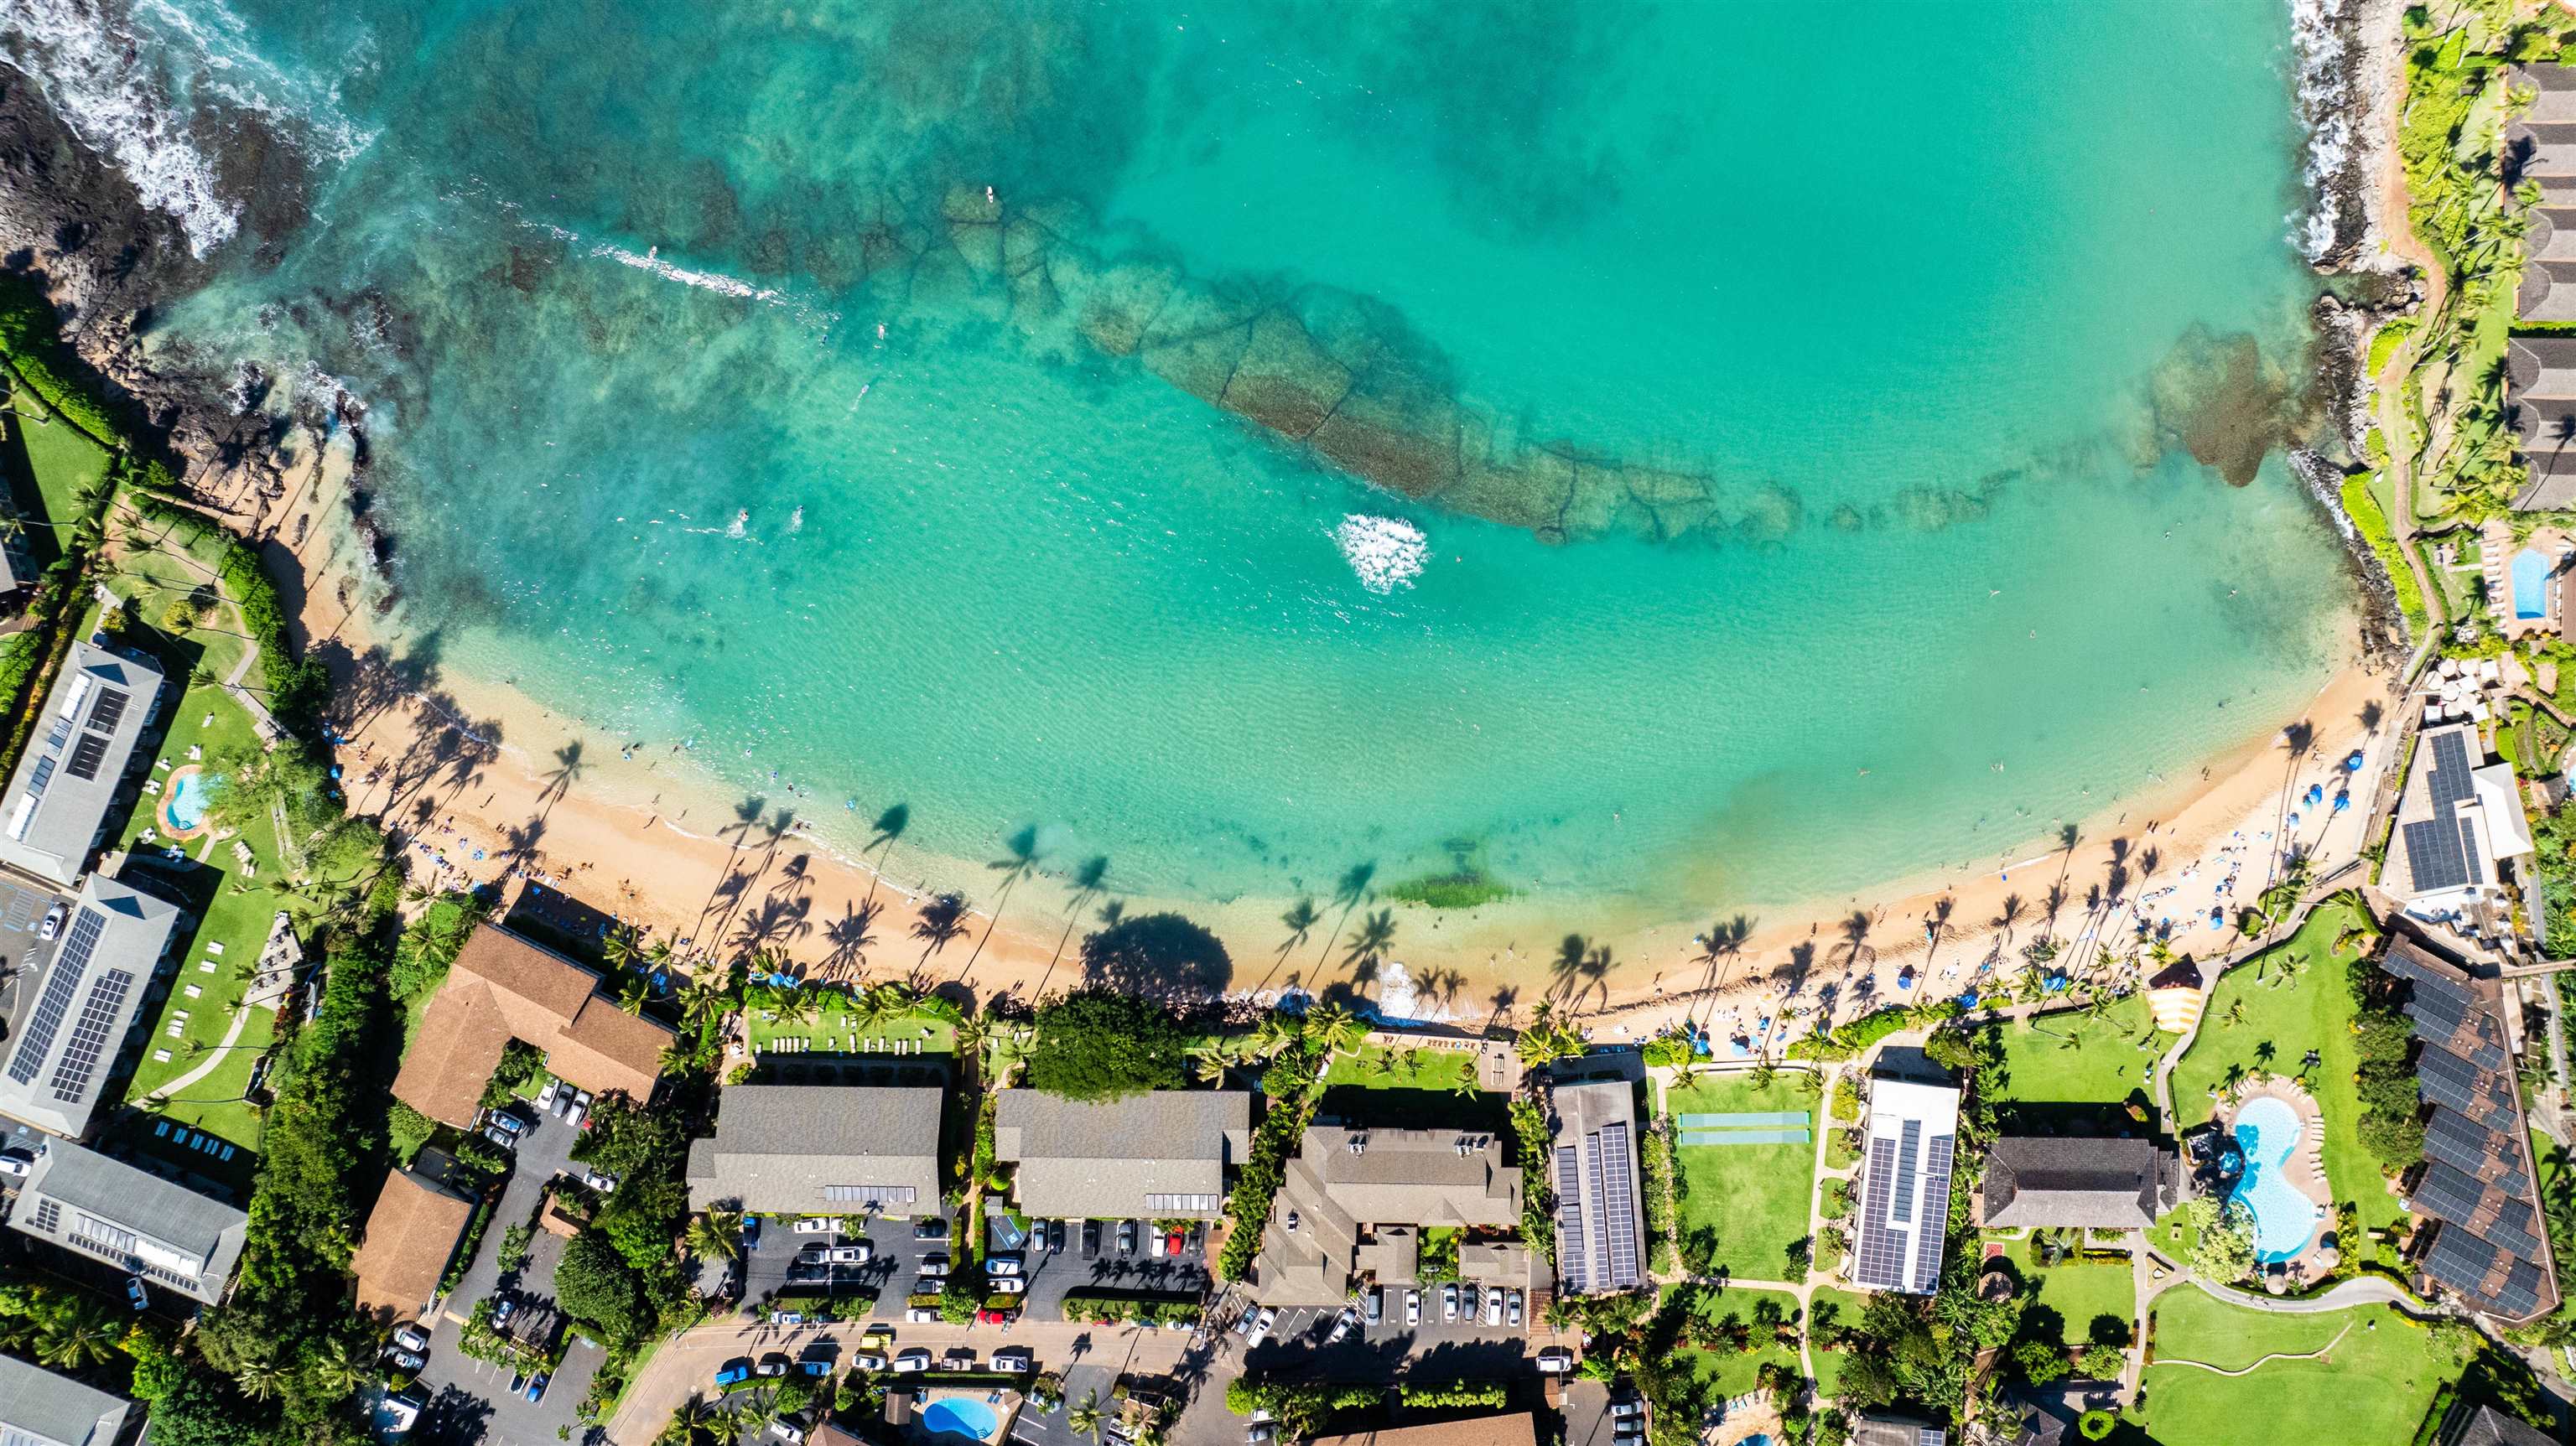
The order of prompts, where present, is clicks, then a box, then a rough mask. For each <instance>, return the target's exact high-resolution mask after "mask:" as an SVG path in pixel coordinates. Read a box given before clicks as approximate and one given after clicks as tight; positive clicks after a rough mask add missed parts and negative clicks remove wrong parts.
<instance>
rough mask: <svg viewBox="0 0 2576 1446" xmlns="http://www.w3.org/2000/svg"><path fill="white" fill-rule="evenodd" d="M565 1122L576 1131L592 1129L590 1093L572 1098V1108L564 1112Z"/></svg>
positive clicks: (583, 1092) (586, 1092)
mask: <svg viewBox="0 0 2576 1446" xmlns="http://www.w3.org/2000/svg"><path fill="white" fill-rule="evenodd" d="M564 1122H565V1123H566V1124H569V1125H571V1126H572V1127H573V1128H574V1129H576V1130H582V1129H588V1128H589V1127H590V1091H588V1090H583V1091H582V1092H581V1093H579V1094H577V1095H574V1096H573V1097H572V1107H571V1108H570V1109H567V1110H565V1111H564Z"/></svg>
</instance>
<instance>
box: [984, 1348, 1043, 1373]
mask: <svg viewBox="0 0 2576 1446" xmlns="http://www.w3.org/2000/svg"><path fill="white" fill-rule="evenodd" d="M1036 1365H1037V1357H1036V1356H1035V1355H1032V1354H1031V1353H1030V1351H1029V1348H1028V1347H1026V1346H1012V1347H1009V1348H1008V1349H1005V1350H998V1351H995V1352H993V1369H994V1370H997V1371H1026V1370H1029V1369H1031V1368H1033V1367H1035V1366H1036Z"/></svg>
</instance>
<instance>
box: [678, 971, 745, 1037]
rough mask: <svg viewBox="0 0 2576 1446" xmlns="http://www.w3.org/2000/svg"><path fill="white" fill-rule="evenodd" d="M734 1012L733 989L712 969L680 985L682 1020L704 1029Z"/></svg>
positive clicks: (689, 1024) (693, 976)
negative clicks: (727, 986)
mask: <svg viewBox="0 0 2576 1446" xmlns="http://www.w3.org/2000/svg"><path fill="white" fill-rule="evenodd" d="M732 1012H733V991H731V990H729V989H727V988H726V987H725V985H724V981H723V980H721V979H718V978H715V977H713V972H712V971H707V972H703V973H700V974H696V975H692V976H691V977H690V979H689V982H688V983H686V984H684V985H682V986H680V1022H681V1023H683V1024H686V1025H687V1026H689V1027H690V1028H691V1029H698V1030H703V1029H705V1028H706V1027H707V1026H708V1025H710V1024H713V1023H715V1022H716V1021H717V1020H720V1019H722V1018H724V1017H725V1016H726V1015H728V1014H730V1013H732Z"/></svg>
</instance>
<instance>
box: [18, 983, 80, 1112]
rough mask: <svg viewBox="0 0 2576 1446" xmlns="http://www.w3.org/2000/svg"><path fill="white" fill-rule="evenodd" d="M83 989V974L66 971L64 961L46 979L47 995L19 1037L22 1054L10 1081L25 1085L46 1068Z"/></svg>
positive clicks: (38, 1004)
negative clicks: (74, 999) (58, 1034)
mask: <svg viewBox="0 0 2576 1446" xmlns="http://www.w3.org/2000/svg"><path fill="white" fill-rule="evenodd" d="M79 988H80V971H79V970H77V969H65V968H63V967H62V965H61V963H60V961H57V962H56V963H55V966H54V972H53V973H51V974H48V975H46V976H45V992H44V994H43V995H42V996H41V997H40V998H38V999H37V1000H36V1012H35V1013H34V1014H32V1015H29V1016H28V1018H27V1027H26V1029H25V1030H23V1031H21V1032H20V1034H19V1035H18V1052H17V1053H16V1054H14V1055H12V1056H10V1059H9V1078H11V1079H13V1080H16V1081H17V1082H18V1083H20V1084H25V1083H27V1082H28V1081H29V1080H32V1079H34V1078H35V1077H36V1071H38V1070H40V1069H43V1068H44V1067H45V1052H46V1051H48V1050H50V1049H52V1048H53V1047H54V1035H55V1033H56V1032H58V1031H59V1030H61V1028H62V1027H63V1016H64V1015H66V1014H68V1013H70V1012H71V1007H72V994H73V993H74V992H75V991H76V990H78V989H79Z"/></svg>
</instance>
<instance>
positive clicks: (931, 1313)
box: [903, 1305, 939, 1325]
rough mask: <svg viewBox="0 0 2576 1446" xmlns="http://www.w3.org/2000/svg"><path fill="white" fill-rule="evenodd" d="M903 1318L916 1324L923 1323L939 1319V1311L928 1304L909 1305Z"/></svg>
mask: <svg viewBox="0 0 2576 1446" xmlns="http://www.w3.org/2000/svg"><path fill="white" fill-rule="evenodd" d="M903 1318H904V1319H905V1320H908V1321H911V1322H912V1323H913V1324H914V1325H922V1324H925V1323H927V1322H930V1321H935V1320H937V1319H939V1312H937V1311H935V1310H932V1309H931V1308H930V1307H929V1306H926V1305H916V1306H911V1307H908V1308H907V1309H906V1310H905V1311H904V1313H903Z"/></svg>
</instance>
